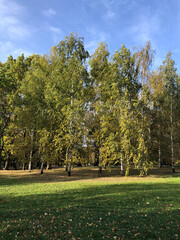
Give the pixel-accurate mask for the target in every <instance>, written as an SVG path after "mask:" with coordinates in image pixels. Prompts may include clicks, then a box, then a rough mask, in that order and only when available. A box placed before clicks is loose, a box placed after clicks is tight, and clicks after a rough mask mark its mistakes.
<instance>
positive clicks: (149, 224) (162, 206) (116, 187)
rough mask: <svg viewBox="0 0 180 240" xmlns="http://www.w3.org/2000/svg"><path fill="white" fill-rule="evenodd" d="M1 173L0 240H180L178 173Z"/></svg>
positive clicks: (85, 170)
mask: <svg viewBox="0 0 180 240" xmlns="http://www.w3.org/2000/svg"><path fill="white" fill-rule="evenodd" d="M119 172H120V170H119V168H113V170H112V172H111V173H110V172H108V171H104V172H103V174H102V176H100V175H99V174H98V169H97V168H90V167H86V168H82V167H79V168H74V169H73V171H72V177H67V176H66V175H67V173H66V172H65V170H64V169H62V168H61V169H52V170H49V171H44V174H43V175H40V171H39V170H33V171H32V172H31V173H29V172H28V171H0V239H6V240H9V239H27V240H30V239H48V240H50V239H52V240H56V239H62V240H64V239H74V240H75V239H83V240H84V239H85V240H88V239H94V240H98V239H119V240H122V239H124V240H125V239H128V240H129V239H153V240H154V239H158V240H165V239H167V240H171V239H172V240H173V239H174V240H178V239H180V234H179V232H180V169H179V170H177V171H176V174H174V175H172V174H171V171H170V169H169V168H162V169H161V170H157V169H153V170H152V171H151V172H150V175H149V176H148V177H138V175H136V171H131V173H132V174H133V176H131V177H121V176H120V175H119Z"/></svg>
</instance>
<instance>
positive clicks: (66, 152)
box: [66, 149, 68, 172]
mask: <svg viewBox="0 0 180 240" xmlns="http://www.w3.org/2000/svg"><path fill="white" fill-rule="evenodd" d="M67 171H68V149H67V150H66V172H67Z"/></svg>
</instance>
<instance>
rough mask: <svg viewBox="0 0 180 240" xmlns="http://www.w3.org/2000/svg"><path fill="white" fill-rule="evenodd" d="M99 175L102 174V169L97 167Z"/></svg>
mask: <svg viewBox="0 0 180 240" xmlns="http://www.w3.org/2000/svg"><path fill="white" fill-rule="evenodd" d="M101 173H102V167H101V166H99V174H101Z"/></svg>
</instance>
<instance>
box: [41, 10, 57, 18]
mask: <svg viewBox="0 0 180 240" xmlns="http://www.w3.org/2000/svg"><path fill="white" fill-rule="evenodd" d="M43 15H44V16H46V17H52V16H54V15H56V11H55V10H53V9H52V8H49V9H46V10H44V11H43Z"/></svg>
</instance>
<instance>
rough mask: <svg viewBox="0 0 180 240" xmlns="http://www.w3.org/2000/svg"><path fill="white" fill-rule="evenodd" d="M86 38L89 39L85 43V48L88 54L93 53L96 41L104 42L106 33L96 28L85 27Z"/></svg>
mask: <svg viewBox="0 0 180 240" xmlns="http://www.w3.org/2000/svg"><path fill="white" fill-rule="evenodd" d="M87 36H88V39H91V40H90V41H88V42H87V43H85V48H86V49H87V50H88V52H89V53H90V54H93V53H94V51H95V49H96V48H97V47H98V43H100V42H106V40H107V38H108V34H107V33H105V32H102V31H99V30H97V29H96V28H89V29H87Z"/></svg>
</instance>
